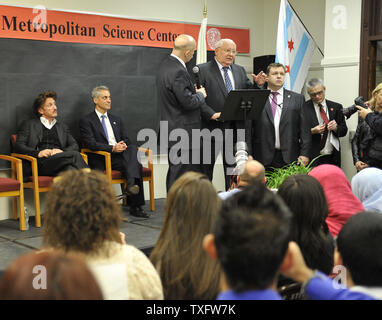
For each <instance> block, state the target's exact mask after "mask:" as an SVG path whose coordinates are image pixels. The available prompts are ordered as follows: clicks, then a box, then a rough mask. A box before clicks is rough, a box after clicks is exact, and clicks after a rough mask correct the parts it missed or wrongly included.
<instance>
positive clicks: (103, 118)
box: [101, 114, 109, 142]
mask: <svg viewBox="0 0 382 320" xmlns="http://www.w3.org/2000/svg"><path fill="white" fill-rule="evenodd" d="M105 118H106V116H105V115H104V114H103V115H102V116H101V119H102V127H103V131H105V135H106V139H107V141H108V142H109V135H108V134H107V128H106V122H105Z"/></svg>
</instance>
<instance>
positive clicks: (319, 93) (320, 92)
mask: <svg viewBox="0 0 382 320" xmlns="http://www.w3.org/2000/svg"><path fill="white" fill-rule="evenodd" d="M323 93H324V91H318V92H312V93H309V95H310V96H311V97H315V96H320V95H322V94H323Z"/></svg>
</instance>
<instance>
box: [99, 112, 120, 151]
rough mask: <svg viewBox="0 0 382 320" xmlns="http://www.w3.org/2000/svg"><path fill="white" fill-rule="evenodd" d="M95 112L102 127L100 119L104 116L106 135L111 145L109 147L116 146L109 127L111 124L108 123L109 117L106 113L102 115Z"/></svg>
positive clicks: (111, 129) (112, 132)
mask: <svg viewBox="0 0 382 320" xmlns="http://www.w3.org/2000/svg"><path fill="white" fill-rule="evenodd" d="M95 112H96V114H97V116H98V119H99V121H100V122H101V125H102V118H101V116H102V115H105V116H106V117H105V124H106V129H107V135H108V136H109V145H111V146H114V145H116V144H117V141H116V140H115V136H114V131H113V128H112V127H111V123H110V120H109V117H108V115H107V112H105V113H104V114H102V113H101V112H99V111H98V110H95Z"/></svg>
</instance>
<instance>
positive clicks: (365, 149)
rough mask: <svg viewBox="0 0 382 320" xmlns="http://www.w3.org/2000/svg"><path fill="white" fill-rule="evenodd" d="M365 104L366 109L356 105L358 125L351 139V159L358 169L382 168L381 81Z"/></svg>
mask: <svg viewBox="0 0 382 320" xmlns="http://www.w3.org/2000/svg"><path fill="white" fill-rule="evenodd" d="M366 104H367V105H368V108H367V109H366V108H362V107H360V106H357V108H358V109H359V111H358V115H359V117H358V126H357V130H356V133H355V135H354V137H353V140H352V151H353V161H354V165H355V166H356V168H357V170H358V171H360V170H362V169H363V168H366V167H369V166H370V167H378V168H380V169H382V125H381V124H382V83H379V84H378V85H377V86H376V87H375V89H374V90H373V92H372V97H371V99H370V100H369V101H368V102H367V103H366Z"/></svg>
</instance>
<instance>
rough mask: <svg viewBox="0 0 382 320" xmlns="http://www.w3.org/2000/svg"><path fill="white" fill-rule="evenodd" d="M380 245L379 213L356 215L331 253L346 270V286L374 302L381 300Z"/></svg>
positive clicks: (344, 229) (381, 217)
mask: <svg viewBox="0 0 382 320" xmlns="http://www.w3.org/2000/svg"><path fill="white" fill-rule="evenodd" d="M365 170H368V168H366V169H363V170H362V171H361V172H363V171H365ZM381 243H382V215H381V213H380V212H371V211H369V212H367V211H366V212H360V213H358V214H356V215H354V216H352V217H351V218H350V219H349V220H348V222H346V224H345V225H344V226H343V228H342V229H341V231H340V233H339V235H338V238H337V250H336V254H335V259H336V264H337V265H343V266H344V267H346V272H345V275H346V285H347V286H348V287H350V288H351V290H352V291H359V292H363V293H365V294H368V295H371V296H373V297H374V298H376V299H382V246H381Z"/></svg>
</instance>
